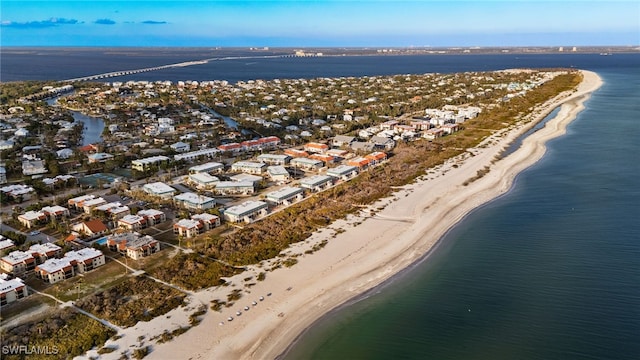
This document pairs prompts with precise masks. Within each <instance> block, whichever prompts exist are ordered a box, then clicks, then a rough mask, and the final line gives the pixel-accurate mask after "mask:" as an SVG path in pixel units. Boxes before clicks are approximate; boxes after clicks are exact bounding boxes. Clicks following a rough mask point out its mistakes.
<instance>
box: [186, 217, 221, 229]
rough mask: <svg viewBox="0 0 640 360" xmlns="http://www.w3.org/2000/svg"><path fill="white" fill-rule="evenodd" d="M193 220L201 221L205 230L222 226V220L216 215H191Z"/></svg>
mask: <svg viewBox="0 0 640 360" xmlns="http://www.w3.org/2000/svg"><path fill="white" fill-rule="evenodd" d="M191 219H193V220H197V221H201V222H202V223H203V224H204V228H205V230H211V229H213V228H215V227H218V226H220V218H219V217H218V216H216V215H212V214H207V213H202V214H195V215H191Z"/></svg>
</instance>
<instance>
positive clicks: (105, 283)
mask: <svg viewBox="0 0 640 360" xmlns="http://www.w3.org/2000/svg"><path fill="white" fill-rule="evenodd" d="M128 274H129V272H126V273H125V268H124V267H123V266H122V265H120V264H118V263H117V262H115V261H112V260H107V263H106V264H104V265H103V266H101V267H99V268H97V269H95V270H93V271H90V272H88V273H85V274H82V275H79V276H74V277H73V278H71V279H67V280H65V281H61V282H59V283H56V284H53V285H51V286H50V287H49V288H47V289H46V290H45V293H47V294H50V295H53V296H55V297H56V298H58V299H60V300H61V301H70V300H77V299H78V298H81V297H84V296H87V295H90V294H93V293H94V292H97V291H100V290H104V289H108V288H110V287H112V286H114V285H116V284H119V283H121V282H122V281H124V280H125V279H127V277H128Z"/></svg>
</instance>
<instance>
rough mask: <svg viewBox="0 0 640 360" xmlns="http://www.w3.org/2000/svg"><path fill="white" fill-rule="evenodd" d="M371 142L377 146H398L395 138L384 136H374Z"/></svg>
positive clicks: (389, 148)
mask: <svg viewBox="0 0 640 360" xmlns="http://www.w3.org/2000/svg"><path fill="white" fill-rule="evenodd" d="M369 142H370V143H372V144H373V145H374V147H375V148H379V149H384V150H392V149H393V148H394V147H395V146H396V142H395V141H394V140H393V139H390V138H388V137H383V136H372V137H371V138H370V139H369Z"/></svg>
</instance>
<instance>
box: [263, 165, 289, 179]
mask: <svg viewBox="0 0 640 360" xmlns="http://www.w3.org/2000/svg"><path fill="white" fill-rule="evenodd" d="M267 174H268V175H269V178H270V179H271V180H272V181H277V182H286V181H289V179H290V178H291V175H289V172H288V171H287V169H286V168H285V167H284V166H269V167H267Z"/></svg>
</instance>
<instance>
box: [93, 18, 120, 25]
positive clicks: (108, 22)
mask: <svg viewBox="0 0 640 360" xmlns="http://www.w3.org/2000/svg"><path fill="white" fill-rule="evenodd" d="M93 23H94V24H98V25H113V24H115V23H116V22H115V21H113V20H111V19H98V20H96V21H94V22H93Z"/></svg>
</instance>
